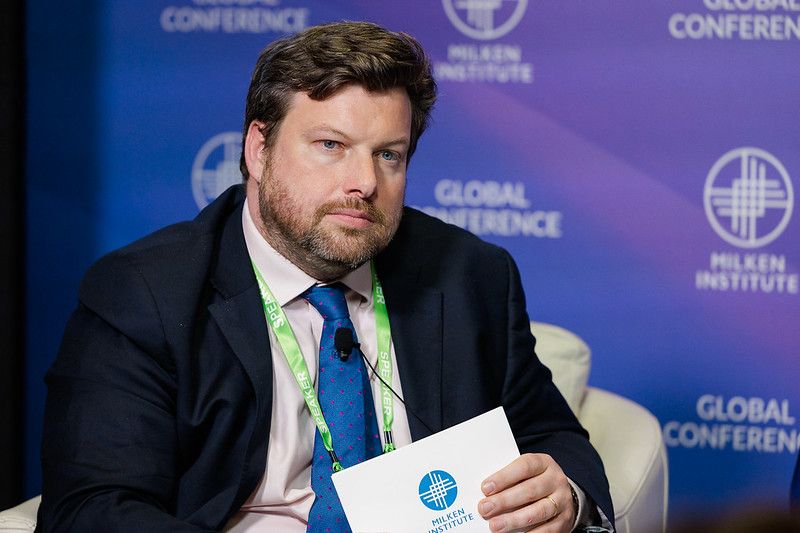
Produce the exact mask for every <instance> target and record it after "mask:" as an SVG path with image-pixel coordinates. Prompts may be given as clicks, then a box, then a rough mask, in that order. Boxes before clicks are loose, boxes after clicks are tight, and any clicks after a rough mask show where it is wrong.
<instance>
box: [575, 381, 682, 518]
mask: <svg viewBox="0 0 800 533" xmlns="http://www.w3.org/2000/svg"><path fill="white" fill-rule="evenodd" d="M578 419H579V420H580V422H581V424H582V425H583V427H585V428H586V430H587V431H588V432H589V436H590V440H591V442H592V445H593V446H594V447H595V449H596V450H597V453H599V454H600V457H601V458H602V460H603V465H604V466H605V470H606V476H607V477H608V483H609V487H610V489H611V500H612V501H613V502H614V512H615V515H616V516H615V519H616V525H617V531H618V532H619V533H624V532H639V531H665V530H666V522H667V498H668V490H667V488H668V470H667V452H666V448H665V446H664V439H663V436H662V434H661V425H660V424H659V422H658V420H657V419H656V418H655V417H654V416H653V415H652V414H651V413H650V412H649V411H648V410H647V409H645V408H644V407H642V406H641V405H639V404H637V403H634V402H632V401H630V400H628V399H626V398H623V397H622V396H618V395H616V394H613V393H611V392H608V391H605V390H602V389H597V388H594V387H587V388H586V395H585V397H584V399H583V403H582V404H581V410H580V414H579V415H578Z"/></svg>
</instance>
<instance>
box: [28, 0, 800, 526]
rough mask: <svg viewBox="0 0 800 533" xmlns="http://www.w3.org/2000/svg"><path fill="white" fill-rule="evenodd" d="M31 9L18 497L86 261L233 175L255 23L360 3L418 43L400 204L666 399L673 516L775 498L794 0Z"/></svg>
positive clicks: (598, 381)
mask: <svg viewBox="0 0 800 533" xmlns="http://www.w3.org/2000/svg"><path fill="white" fill-rule="evenodd" d="M27 7H28V15H27V40H28V42H27V50H28V86H29V95H28V104H29V108H28V119H27V141H28V153H27V168H28V173H27V202H28V204H27V219H28V230H27V231H28V235H27V242H28V252H27V254H28V256H27V265H28V278H27V289H26V290H27V297H28V310H27V324H28V330H27V345H28V354H27V384H26V391H27V402H28V403H27V411H28V413H27V417H26V419H27V424H28V425H27V429H26V439H27V445H26V449H27V450H28V457H27V460H26V472H27V475H26V479H27V488H26V491H27V493H28V494H29V495H32V494H35V493H37V492H38V491H39V490H40V470H39V464H38V453H37V450H38V446H39V442H40V438H41V413H42V409H43V403H44V395H45V390H44V386H43V382H42V377H43V375H44V372H45V370H46V368H47V367H48V366H49V365H50V363H51V362H52V360H53V358H54V357H55V354H56V351H57V347H58V342H59V339H60V336H61V333H62V331H63V326H64V323H65V321H66V319H67V316H68V314H69V312H70V311H71V310H72V308H73V307H74V306H75V302H76V291H77V285H78V282H79V280H80V277H81V275H82V273H83V272H84V270H85V269H86V268H87V266H88V265H89V264H90V263H91V262H92V261H93V260H94V259H96V258H97V257H99V256H100V255H102V254H103V253H105V252H107V251H109V250H111V249H113V248H116V247H118V246H121V245H123V244H125V243H127V242H129V241H131V240H133V239H135V238H137V237H140V236H142V235H144V234H146V233H148V232H150V231H152V230H154V229H156V228H158V227H160V226H163V225H165V224H168V223H171V222H174V221H177V220H181V219H186V218H191V217H193V216H194V215H195V214H196V213H197V211H198V209H199V208H200V207H202V206H203V205H205V204H206V203H207V202H208V201H209V200H210V199H212V198H213V197H214V196H215V195H216V194H217V193H218V192H219V191H221V190H223V189H224V188H225V187H226V186H227V185H228V184H230V183H235V182H237V181H239V179H240V176H239V174H238V170H237V168H238V151H239V142H240V141H239V136H240V133H239V132H240V130H241V121H242V116H243V105H244V104H243V103H244V97H245V93H246V89H247V84H248V81H249V75H250V72H251V70H252V67H253V65H254V63H255V60H256V58H257V56H258V53H259V51H260V50H261V49H262V48H263V47H264V45H265V44H266V43H268V42H269V41H271V40H273V39H275V38H277V37H279V36H281V35H283V34H286V33H290V32H294V31H297V30H300V29H302V28H304V27H306V26H308V25H312V24H317V23H320V22H325V21H330V20H338V19H358V20H371V21H374V22H378V23H380V24H383V25H385V26H388V27H389V28H391V29H394V30H402V31H407V32H409V33H411V34H413V35H414V36H416V37H417V38H418V39H419V40H420V41H421V42H422V43H423V45H424V46H425V48H426V49H427V50H428V52H429V53H430V55H431V57H432V58H433V61H434V63H435V71H436V76H437V80H438V83H439V87H440V100H439V103H438V105H437V108H436V110H435V113H434V123H433V125H432V127H431V129H430V130H429V132H427V133H426V134H425V136H424V137H423V140H422V142H421V144H420V147H419V150H418V152H417V154H416V155H415V156H414V160H413V161H412V163H411V167H410V169H409V178H408V180H409V184H408V194H407V203H408V204H410V205H414V206H417V207H420V208H422V209H424V210H426V211H428V212H430V213H433V214H434V215H436V216H439V217H441V218H444V219H446V220H448V221H451V222H453V223H457V224H459V225H461V226H464V227H466V228H468V229H469V230H470V231H473V232H475V233H477V234H479V235H481V236H482V237H483V238H485V239H486V240H489V241H491V242H495V243H497V244H499V245H501V246H504V247H506V248H508V249H509V250H510V251H511V252H512V254H513V255H514V257H515V258H516V260H517V261H518V263H519V266H520V269H521V271H522V275H523V281H524V285H525V289H526V292H527V294H528V311H529V313H530V315H531V317H532V318H533V319H535V320H540V321H547V322H553V323H556V324H560V325H562V326H564V327H567V328H569V329H571V330H573V331H575V332H576V333H578V334H579V335H581V336H582V337H583V338H584V339H585V340H586V341H587V343H588V344H589V345H590V346H591V348H592V350H593V357H594V364H593V368H592V373H591V377H590V381H591V383H592V384H594V385H596V386H599V387H602V388H605V389H609V390H611V391H614V392H617V393H619V394H622V395H624V396H627V397H629V398H631V399H633V400H634V401H636V402H639V403H641V404H642V405H644V406H645V407H647V408H648V409H650V410H651V411H652V412H653V413H654V414H655V415H656V416H657V417H658V418H659V420H660V421H661V423H662V426H663V428H664V436H665V438H666V441H667V444H668V453H669V462H670V514H671V518H673V519H674V518H679V517H681V516H685V515H687V514H689V513H693V512H704V513H709V512H711V513H713V512H721V511H723V510H725V509H728V508H735V507H737V506H741V505H745V504H746V505H750V504H754V503H758V501H763V502H765V503H771V504H773V505H781V506H782V505H785V504H786V501H787V498H788V488H789V481H790V478H791V473H792V468H793V464H794V459H795V456H796V455H797V452H798V449H799V448H800V435H799V434H798V425H797V423H796V418H795V415H796V410H797V405H798V402H800V390H798V387H797V386H796V384H797V380H798V375H800V362H798V361H799V359H798V357H797V353H796V349H797V347H798V346H800V342H799V341H800V328H798V327H797V323H798V319H800V300H799V299H798V270H799V269H798V266H800V244H799V243H800V240H799V239H798V237H800V228H799V227H798V221H797V220H796V218H793V213H794V187H795V186H796V185H797V182H798V181H797V180H798V177H799V176H800V150H798V139H800V120H798V118H800V117H798V109H800V106H798V104H800V96H799V95H800V69H798V68H797V58H798V57H800V56H798V52H800V4H797V3H796V2H790V1H788V0H783V1H780V0H760V1H755V0H736V1H733V0H673V1H671V2H640V1H636V0H616V1H612V0H596V1H593V2H585V1H580V0H530V1H528V0H480V1H475V2H466V1H464V0H442V1H434V0H429V1H425V2H422V1H414V0H395V1H394V2H392V3H391V4H388V3H385V2H365V1H359V0H341V1H330V0H328V1H321V0H139V1H137V2H130V1H122V0H113V1H112V0H108V1H104V2H100V1H97V0H94V1H93V0H78V1H76V2H72V3H71V4H70V7H65V6H64V5H63V4H62V3H58V2H54V1H51V0H28V2H27ZM793 324H794V325H793ZM754 499H755V500H758V501H756V502H754Z"/></svg>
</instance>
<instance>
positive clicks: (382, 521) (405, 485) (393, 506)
mask: <svg viewBox="0 0 800 533" xmlns="http://www.w3.org/2000/svg"><path fill="white" fill-rule="evenodd" d="M517 457H519V449H518V448H517V443H516V442H515V441H514V436H513V435H512V433H511V428H510V427H509V425H508V419H507V418H506V414H505V411H503V408H502V407H498V408H497V409H494V410H492V411H489V412H488V413H484V414H482V415H480V416H477V417H475V418H473V419H472V420H468V421H466V422H463V423H461V424H459V425H457V426H453V427H451V428H448V429H446V430H444V431H441V432H439V433H437V434H435V435H431V436H430V437H427V438H425V439H422V440H420V441H417V442H414V443H412V444H410V445H408V446H404V447H402V448H399V449H397V450H395V451H393V452H391V453H387V454H383V455H381V456H379V457H375V458H374V459H370V460H369V461H366V462H364V463H361V464H359V465H355V466H352V467H350V468H347V469H345V470H342V471H341V472H337V473H335V474H333V477H332V478H331V479H332V480H333V484H334V486H335V487H336V492H338V494H339V500H341V502H342V507H343V508H344V512H345V514H346V515H347V520H348V521H349V522H350V526H351V527H352V528H353V533H444V532H447V533H468V532H478V531H480V532H485V531H489V523H488V522H487V521H485V520H484V519H483V518H481V516H480V515H479V514H478V502H479V501H480V500H481V499H482V498H483V493H482V492H481V482H482V481H483V480H484V479H486V478H487V477H488V476H489V475H491V474H493V473H494V472H496V471H498V470H500V469H501V468H503V467H504V466H506V465H507V464H509V463H510V462H511V461H513V460H514V459H516V458H517Z"/></svg>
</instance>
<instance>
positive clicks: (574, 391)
mask: <svg viewBox="0 0 800 533" xmlns="http://www.w3.org/2000/svg"><path fill="white" fill-rule="evenodd" d="M531 332H532V333H533V336H534V337H536V355H537V356H538V357H539V360H540V361H541V362H542V363H544V365H545V366H546V367H547V368H549V369H550V371H551V372H552V373H553V382H554V383H555V384H556V387H558V390H559V391H561V394H562V395H563V396H564V398H565V399H566V400H567V403H568V404H569V406H570V408H571V409H572V412H573V413H575V415H576V416H577V415H579V414H580V409H581V402H583V397H584V395H585V394H586V383H587V381H588V380H589V370H590V367H591V351H590V350H589V347H588V346H587V345H586V343H585V342H583V340H582V339H581V338H580V337H578V336H577V335H575V334H574V333H572V332H571V331H568V330H566V329H564V328H561V327H558V326H554V325H553V324H546V323H544V322H531Z"/></svg>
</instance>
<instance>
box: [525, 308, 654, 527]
mask: <svg viewBox="0 0 800 533" xmlns="http://www.w3.org/2000/svg"><path fill="white" fill-rule="evenodd" d="M531 331H532V332H533V334H534V336H535V337H536V353H537V355H538V356H539V359H540V360H541V361H542V363H544V364H545V365H546V366H547V367H548V368H550V370H551V371H552V372H553V381H554V382H555V384H556V386H557V387H558V389H559V390H560V391H561V394H563V395H564V397H565V398H566V400H567V403H568V404H569V406H570V407H571V408H572V411H573V412H574V413H575V415H576V416H577V417H578V420H580V422H581V424H582V425H583V427H585V428H586V430H587V431H588V432H589V438H590V440H591V442H592V445H593V446H594V447H595V449H596V450H597V452H598V453H599V454H600V457H601V458H602V459H603V465H604V466H605V469H606V476H607V477H608V483H609V486H610V488H611V500H612V501H613V502H614V513H615V515H616V516H615V521H616V526H617V531H618V532H619V533H650V532H657V531H660V532H663V531H666V527H667V497H668V490H667V487H668V477H667V475H668V470H667V452H666V448H665V446H664V439H663V436H662V435H661V425H660V424H659V422H658V420H657V419H656V418H655V417H654V416H653V415H652V414H651V413H650V412H649V411H648V410H647V409H645V408H644V407H642V406H641V405H639V404H637V403H634V402H632V401H630V400H628V399H626V398H623V397H622V396H618V395H616V394H613V393H611V392H608V391H605V390H602V389H597V388H595V387H589V386H587V380H588V377H589V368H590V366H591V365H590V363H591V356H590V351H589V347H588V346H587V345H586V343H585V342H583V340H582V339H581V338H580V337H578V336H577V335H575V334H574V333H571V332H569V331H567V330H565V329H563V328H560V327H558V326H553V325H552V324H545V323H541V322H531Z"/></svg>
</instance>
